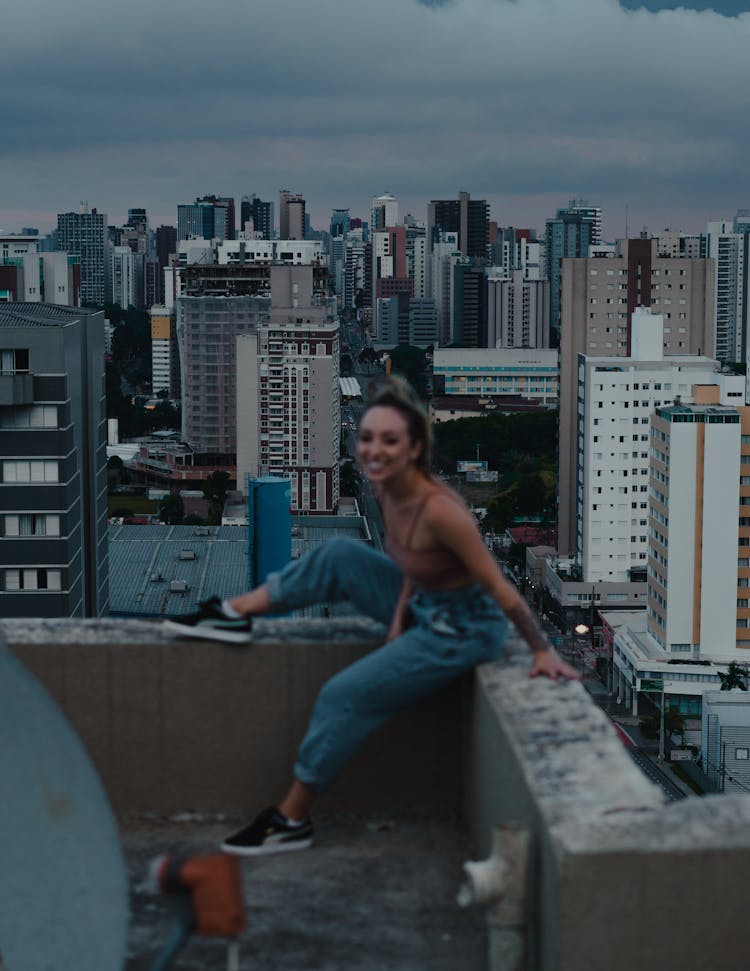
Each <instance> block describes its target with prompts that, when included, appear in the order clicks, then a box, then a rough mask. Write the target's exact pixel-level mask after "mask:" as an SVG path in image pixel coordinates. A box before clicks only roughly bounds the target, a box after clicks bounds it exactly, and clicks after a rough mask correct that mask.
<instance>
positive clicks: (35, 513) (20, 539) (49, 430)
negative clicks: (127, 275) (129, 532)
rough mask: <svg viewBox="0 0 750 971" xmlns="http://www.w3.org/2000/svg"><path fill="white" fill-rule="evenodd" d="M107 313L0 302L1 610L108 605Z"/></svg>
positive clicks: (21, 612)
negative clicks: (105, 395)
mask: <svg viewBox="0 0 750 971" xmlns="http://www.w3.org/2000/svg"><path fill="white" fill-rule="evenodd" d="M106 441H107V438H106V410H105V399H104V315H103V312H101V311H98V312H90V313H86V312H81V311H79V310H75V309H73V308H63V307H50V306H46V305H41V304H35V303H32V304H28V303H16V304H8V305H3V306H2V307H1V308H0V493H1V494H2V500H1V501H0V616H3V617H100V616H103V615H105V614H106V613H107V610H108V596H109V595H108V578H107V478H106V467H107V456H106Z"/></svg>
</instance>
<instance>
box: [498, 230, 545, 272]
mask: <svg viewBox="0 0 750 971" xmlns="http://www.w3.org/2000/svg"><path fill="white" fill-rule="evenodd" d="M497 263H498V266H500V267H502V270H503V275H504V276H506V277H509V276H510V275H511V273H513V271H514V270H520V271H521V273H522V274H523V279H524V280H544V279H545V263H544V243H543V242H541V241H540V240H536V239H527V238H526V237H525V236H521V237H520V238H519V239H516V240H512V241H511V240H509V239H505V240H503V241H502V242H498V244H497Z"/></svg>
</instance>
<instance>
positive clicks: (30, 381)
mask: <svg viewBox="0 0 750 971" xmlns="http://www.w3.org/2000/svg"><path fill="white" fill-rule="evenodd" d="M33 403H34V376H33V374H0V406H2V405H31V404H33Z"/></svg>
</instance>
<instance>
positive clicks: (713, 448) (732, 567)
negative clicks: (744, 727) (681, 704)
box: [646, 388, 750, 661]
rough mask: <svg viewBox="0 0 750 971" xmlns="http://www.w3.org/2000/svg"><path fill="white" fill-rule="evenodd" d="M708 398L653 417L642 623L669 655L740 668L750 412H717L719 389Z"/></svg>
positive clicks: (749, 615)
mask: <svg viewBox="0 0 750 971" xmlns="http://www.w3.org/2000/svg"><path fill="white" fill-rule="evenodd" d="M699 390H700V391H704V389H699ZM705 391H708V392H714V393H713V394H706V393H705ZM705 391H704V393H703V394H702V395H701V397H702V399H703V400H702V401H701V402H700V403H696V404H693V405H685V404H679V405H673V406H666V407H663V408H658V409H657V411H656V414H655V415H654V417H653V419H652V423H651V452H652V455H653V459H652V464H651V478H650V485H651V497H652V506H651V511H650V518H649V542H648V567H649V571H648V572H649V575H648V608H647V610H648V616H647V621H646V623H647V628H648V633H649V634H650V635H651V637H652V638H653V639H654V640H655V641H656V643H657V644H658V645H659V647H660V648H661V649H662V650H664V651H666V652H667V653H668V654H670V655H672V656H675V657H678V658H679V657H686V656H687V657H693V658H697V657H701V658H711V659H712V660H723V661H731V660H741V661H744V660H745V657H743V655H746V654H747V649H748V648H750V600H748V585H749V584H750V579H748V578H749V577H750V559H748V557H749V556H750V519H748V516H747V509H748V505H749V504H750V499H748V495H750V488H748V485H747V484H746V482H745V480H747V482H748V483H750V478H749V477H747V476H743V475H742V472H743V466H742V464H741V463H744V462H746V461H747V462H750V445H749V444H745V442H750V435H749V434H748V433H750V408H746V407H744V406H740V407H737V408H727V407H722V406H721V405H720V403H719V396H718V394H716V393H715V389H712V388H709V389H705ZM743 500H744V501H743ZM738 649H739V650H738Z"/></svg>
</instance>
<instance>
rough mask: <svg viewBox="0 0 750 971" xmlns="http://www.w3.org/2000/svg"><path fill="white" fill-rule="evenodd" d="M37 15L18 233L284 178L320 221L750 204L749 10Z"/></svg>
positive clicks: (26, 28)
mask: <svg viewBox="0 0 750 971" xmlns="http://www.w3.org/2000/svg"><path fill="white" fill-rule="evenodd" d="M717 2H718V0H717ZM729 2H730V0H724V6H727V5H728V4H729ZM25 6H26V9H20V5H16V6H15V7H12V8H10V9H9V10H8V11H6V12H5V14H4V33H5V36H6V37H11V38H12V43H8V45H7V47H6V49H5V51H4V57H3V61H2V64H1V65H0V83H3V85H4V87H5V89H6V90H8V89H9V88H11V87H12V90H13V97H12V98H9V99H7V100H6V103H5V106H4V123H3V139H2V142H0V161H1V162H2V164H1V165H0V223H1V224H2V225H4V226H5V227H6V228H13V226H12V219H13V218H16V216H15V214H20V213H25V212H29V211H34V212H35V213H38V214H39V216H38V218H39V219H40V221H42V220H43V219H44V214H45V213H47V214H49V213H52V214H54V213H55V212H57V211H62V210H66V209H68V208H71V207H75V206H77V204H78V201H79V200H80V199H88V200H89V201H90V202H91V204H93V205H98V206H99V207H100V208H101V209H104V210H105V211H108V212H109V214H110V218H111V219H112V220H115V221H119V220H121V219H122V218H123V217H124V214H125V210H126V209H127V207H128V206H133V205H146V206H147V207H148V208H149V209H150V210H151V211H152V212H153V214H154V218H155V219H168V220H169V221H172V222H173V221H174V219H175V207H176V205H177V203H178V202H180V201H186V200H189V199H190V198H193V197H194V196H195V195H196V194H197V193H203V192H206V191H214V192H220V193H231V194H234V195H236V196H239V195H241V194H242V193H243V192H253V191H254V192H258V193H260V194H261V195H264V196H269V195H272V194H275V192H276V191H277V190H278V188H279V187H280V186H281V185H287V186H290V187H291V188H293V189H295V190H296V191H301V192H303V193H304V194H305V195H306V197H307V198H308V200H309V206H310V208H311V210H312V212H313V216H314V221H316V222H317V223H318V224H320V225H323V224H324V223H325V220H326V213H327V210H328V209H329V208H330V207H331V206H333V205H348V206H350V207H351V208H352V210H353V211H355V212H360V213H363V214H364V213H365V212H366V209H367V205H368V202H369V198H370V196H371V195H372V194H376V193H379V192H381V191H382V190H383V189H384V188H386V187H387V188H389V189H390V190H391V191H392V192H394V193H395V194H396V195H397V196H399V198H401V199H402V200H403V204H404V208H407V207H408V208H411V209H412V211H414V212H415V213H416V214H417V215H421V214H423V213H424V209H425V204H426V201H427V200H428V199H429V198H430V197H435V196H437V195H446V194H449V195H454V194H455V193H456V192H457V191H458V190H459V189H460V188H461V189H469V190H470V191H471V192H472V194H475V195H477V196H486V197H487V198H489V199H490V200H492V202H493V215H495V216H496V217H497V218H498V219H499V220H500V221H501V222H511V221H513V222H516V223H528V224H531V225H541V223H542V222H543V219H544V217H545V215H547V214H549V213H550V212H551V211H552V210H553V209H554V208H555V206H557V205H559V204H560V203H562V202H565V201H566V200H567V198H568V196H569V195H573V194H575V195H581V194H583V195H588V196H589V197H591V198H592V199H594V198H595V201H597V202H598V203H600V204H601V205H603V206H604V207H605V210H607V209H608V210H610V211H611V212H612V213H613V214H614V213H618V212H622V211H623V210H624V205H625V202H626V201H627V202H629V203H630V204H631V207H634V208H635V209H636V210H637V212H638V214H639V215H638V218H639V219H641V220H642V221H647V222H650V223H651V224H652V225H654V226H657V225H660V224H664V223H666V222H667V221H668V222H671V223H673V224H674V223H675V222H680V223H682V224H683V225H685V226H686V227H688V228H697V227H699V226H700V225H701V224H702V222H703V221H705V219H706V218H707V216H709V215H715V216H718V215H730V214H731V213H732V212H733V211H734V209H735V208H736V207H737V206H738V205H747V204H748V202H750V200H749V199H748V198H747V192H748V190H747V179H746V176H745V169H746V161H745V160H746V159H747V157H748V153H749V150H750V134H748V132H747V130H746V126H744V124H743V123H742V119H744V118H746V117H747V111H748V100H750V93H749V92H748V86H747V79H746V73H747V72H746V66H745V65H746V52H747V49H748V41H750V14H743V15H740V16H737V17H735V18H732V19H729V18H728V17H726V16H723V15H722V14H720V13H717V12H713V11H707V10H704V11H697V10H687V9H681V10H666V9H665V10H661V11H660V12H656V13H655V12H651V11H648V10H646V9H643V8H641V9H637V10H630V9H625V8H624V7H623V6H621V5H620V3H619V2H618V0H513V2H511V0H450V2H440V0H417V2H414V3H404V0H381V3H380V4H378V5H370V4H352V3H345V2H344V0H318V2H316V3H315V4H310V3H309V0H276V2H275V3H274V4H272V5H271V4H248V3H247V2H246V0H223V2H221V3H218V4H215V5H214V7H212V9H211V13H210V15H209V14H207V8H206V7H205V5H204V4H203V3H202V2H201V3H198V2H197V0H184V2H182V3H176V2H173V0H167V2H165V3H162V4H159V5H154V4H147V3H146V2H145V0H131V2H130V3H129V4H128V5H127V7H124V8H118V7H115V6H114V5H107V9H103V8H104V5H102V4H100V3H94V2H92V0H68V2H67V3H66V4H64V5H59V4H55V3H52V2H51V0H39V2H38V3H37V4H36V5H33V6H30V5H25ZM437 6H440V9H439V10H436V9H430V8H435V7H437ZM743 193H745V195H744V196H743ZM641 212H642V213H643V216H640V213H641ZM47 219H48V222H49V221H50V219H51V217H50V216H49V215H48V216H47ZM619 219H620V217H619V216H618V217H617V218H615V217H614V215H613V216H612V233H613V234H614V232H615V231H619V224H618V220H619Z"/></svg>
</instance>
